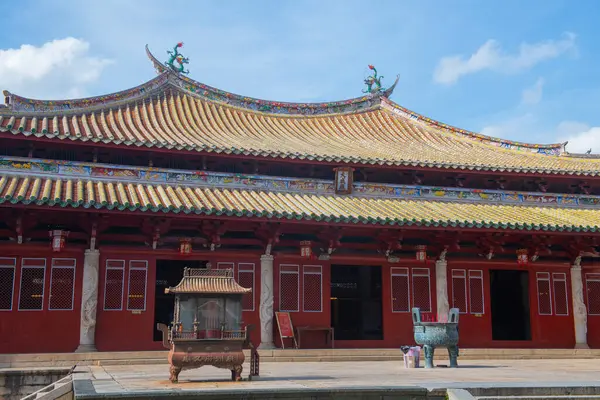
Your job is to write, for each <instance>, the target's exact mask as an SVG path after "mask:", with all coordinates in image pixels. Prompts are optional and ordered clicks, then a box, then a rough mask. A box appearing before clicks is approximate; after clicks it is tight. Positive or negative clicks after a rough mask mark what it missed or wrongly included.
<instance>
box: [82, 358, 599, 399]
mask: <svg viewBox="0 0 600 400" xmlns="http://www.w3.org/2000/svg"><path fill="white" fill-rule="evenodd" d="M439 363H440V364H444V363H447V361H440V362H439ZM248 371H249V366H248V364H247V363H246V365H245V366H244V377H247V375H248ZM599 371H600V360H598V359H592V360H486V361H472V360H466V361H465V362H463V363H461V364H460V367H459V368H457V369H449V368H435V369H432V370H431V369H430V370H426V369H424V368H419V369H405V368H404V367H403V365H402V363H401V362H398V361H379V362H295V363H286V362H280V363H263V364H262V365H261V376H260V377H258V378H255V379H253V380H252V381H243V382H231V381H228V380H227V378H228V376H229V371H226V370H218V369H216V368H213V367H204V368H201V369H196V370H189V371H183V372H182V373H181V375H180V383H179V384H171V383H170V382H169V381H168V377H169V368H168V365H165V364H163V365H115V366H91V367H79V368H78V371H77V372H78V373H77V374H75V379H76V380H78V381H80V384H79V385H78V387H79V388H80V390H78V393H76V394H77V395H78V396H79V395H84V394H85V393H90V394H92V393H94V392H95V393H96V394H98V395H104V396H106V397H110V396H111V395H118V394H124V393H128V394H134V393H137V394H142V393H146V394H148V395H150V394H151V393H152V392H154V393H166V392H181V391H184V392H187V391H194V392H195V391H198V392H204V393H207V394H208V393H215V391H232V390H234V391H238V390H239V391H244V392H250V391H254V390H267V389H271V390H272V389H277V390H286V389H319V388H323V389H324V388H351V387H355V388H359V387H360V388H381V387H388V388H391V387H407V386H413V387H414V386H417V387H425V388H429V389H433V388H446V387H453V388H460V387H487V386H519V387H524V386H540V387H542V386H546V387H556V386H600V380H599V377H600V375H599V373H598V372H599ZM81 388H84V389H85V390H83V391H82V390H81ZM198 394H200V393H198Z"/></svg>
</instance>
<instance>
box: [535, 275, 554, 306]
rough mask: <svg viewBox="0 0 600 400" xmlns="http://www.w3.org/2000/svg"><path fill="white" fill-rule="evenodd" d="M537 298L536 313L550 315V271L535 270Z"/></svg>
mask: <svg viewBox="0 0 600 400" xmlns="http://www.w3.org/2000/svg"><path fill="white" fill-rule="evenodd" d="M535 276H536V284H537V298H538V314H539V315H552V289H551V286H550V273H549V272H537V273H536V274H535Z"/></svg>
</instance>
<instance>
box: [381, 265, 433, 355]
mask: <svg viewBox="0 0 600 400" xmlns="http://www.w3.org/2000/svg"><path fill="white" fill-rule="evenodd" d="M392 268H408V269H409V276H408V282H409V298H410V304H409V308H408V310H407V311H400V312H394V311H393V307H392V301H393V299H392V297H393V296H392V275H391V273H392ZM414 269H427V270H429V287H430V289H429V291H430V298H431V312H423V313H422V315H423V318H424V319H425V318H433V316H434V315H435V314H436V309H437V301H436V286H435V268H434V263H433V262H432V261H431V260H428V261H427V262H424V263H417V262H410V263H394V264H389V263H385V264H384V265H383V269H382V273H383V276H382V278H383V279H382V280H383V293H382V294H383V341H382V343H381V346H380V347H385V348H398V347H400V346H403V345H414V344H415V341H414V337H413V323H412V315H411V311H410V310H411V309H412V307H413V306H414V303H413V298H414V296H413V295H414V293H413V284H412V283H413V282H412V277H413V272H414ZM401 293H403V292H401Z"/></svg>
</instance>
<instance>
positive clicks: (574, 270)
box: [571, 257, 590, 349]
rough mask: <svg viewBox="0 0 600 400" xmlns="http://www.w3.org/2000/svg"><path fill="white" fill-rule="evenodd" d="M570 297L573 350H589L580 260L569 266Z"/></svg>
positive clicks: (578, 258)
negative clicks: (573, 327) (573, 335)
mask: <svg viewBox="0 0 600 400" xmlns="http://www.w3.org/2000/svg"><path fill="white" fill-rule="evenodd" d="M571 296H572V298H573V322H574V324H575V348H576V349H589V348H590V347H589V346H588V344H587V309H586V307H585V303H584V301H583V280H582V279H581V258H580V257H577V259H576V260H575V263H574V264H573V265H572V266H571Z"/></svg>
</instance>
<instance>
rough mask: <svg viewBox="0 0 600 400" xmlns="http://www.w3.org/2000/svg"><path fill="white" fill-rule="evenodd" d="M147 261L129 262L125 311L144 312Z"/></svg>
mask: <svg viewBox="0 0 600 400" xmlns="http://www.w3.org/2000/svg"><path fill="white" fill-rule="evenodd" d="M147 277H148V261H144V260H131V261H129V279H128V285H127V310H139V311H144V310H146V281H147Z"/></svg>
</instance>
